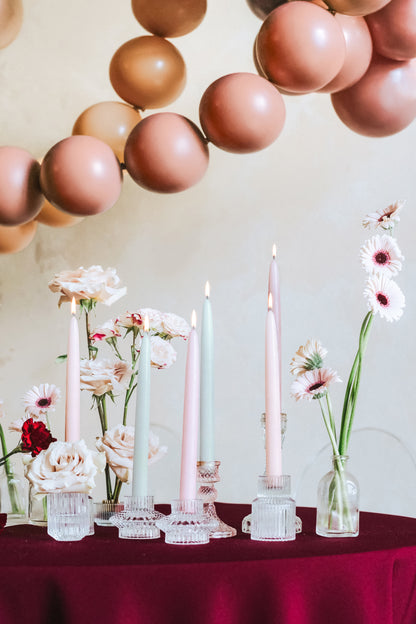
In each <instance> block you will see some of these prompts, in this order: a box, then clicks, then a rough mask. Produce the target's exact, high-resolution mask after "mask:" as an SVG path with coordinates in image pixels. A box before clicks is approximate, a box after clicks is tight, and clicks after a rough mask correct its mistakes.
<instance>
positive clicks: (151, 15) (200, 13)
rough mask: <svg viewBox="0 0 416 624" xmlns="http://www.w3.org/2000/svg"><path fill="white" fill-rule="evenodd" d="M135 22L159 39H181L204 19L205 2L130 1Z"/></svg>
mask: <svg viewBox="0 0 416 624" xmlns="http://www.w3.org/2000/svg"><path fill="white" fill-rule="evenodd" d="M131 8H132V10H133V14H134V17H135V18H136V19H137V21H138V22H139V23H140V24H141V25H142V26H143V28H145V29H146V30H148V31H149V32H151V33H153V34H154V35H158V36H159V37H181V36H182V35H186V34H187V33H189V32H191V31H192V30H194V29H195V28H196V27H197V26H199V24H200V23H201V22H202V20H203V19H204V15H205V13H206V10H207V0H175V1H174V2H172V0H150V1H149V0H131Z"/></svg>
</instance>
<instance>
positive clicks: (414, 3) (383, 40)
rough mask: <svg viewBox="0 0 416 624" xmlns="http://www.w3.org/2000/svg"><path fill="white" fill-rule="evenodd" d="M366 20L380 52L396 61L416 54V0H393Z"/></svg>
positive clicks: (375, 45)
mask: <svg viewBox="0 0 416 624" xmlns="http://www.w3.org/2000/svg"><path fill="white" fill-rule="evenodd" d="M366 20H367V24H368V27H369V29H370V32H371V36H372V38H373V44H374V49H375V50H376V51H377V52H378V53H379V54H381V55H382V56H386V57H387V58H391V59H394V60H396V61H407V60H409V59H411V58H414V57H415V56H416V0H391V1H390V2H389V3H388V4H387V5H386V6H385V7H384V8H382V9H381V10H380V11H377V12H376V13H372V14H371V15H368V16H367V17H366Z"/></svg>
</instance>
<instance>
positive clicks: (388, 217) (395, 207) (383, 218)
mask: <svg viewBox="0 0 416 624" xmlns="http://www.w3.org/2000/svg"><path fill="white" fill-rule="evenodd" d="M405 203H406V201H405V200H398V201H396V202H394V204H390V206H387V208H382V209H381V210H377V212H370V214H368V215H366V216H365V218H364V219H363V226H364V227H365V228H375V229H376V228H379V227H381V228H382V229H383V230H391V229H392V227H393V226H394V225H395V224H396V223H398V222H399V221H400V216H399V214H400V212H401V210H402V208H403V206H404V205H405Z"/></svg>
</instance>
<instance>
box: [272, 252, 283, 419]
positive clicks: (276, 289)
mask: <svg viewBox="0 0 416 624" xmlns="http://www.w3.org/2000/svg"><path fill="white" fill-rule="evenodd" d="M272 253H273V260H272V261H271V263H270V270H269V293H271V294H272V298H273V314H274V318H275V321H276V330H277V353H278V357H279V392H280V396H281V395H282V327H281V315H280V280H279V268H278V266H277V262H276V245H273V250H272ZM279 409H280V411H282V406H281V405H280V408H279Z"/></svg>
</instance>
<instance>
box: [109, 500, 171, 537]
mask: <svg viewBox="0 0 416 624" xmlns="http://www.w3.org/2000/svg"><path fill="white" fill-rule="evenodd" d="M160 518H163V514H161V513H160V512H159V511H156V510H155V505H154V500H153V496H126V497H125V498H124V510H123V511H120V512H119V513H117V514H115V515H114V516H111V518H110V521H111V523H112V524H114V525H115V526H116V527H117V528H118V536H119V537H120V538H121V539H157V538H158V537H160V529H159V527H157V526H156V520H160Z"/></svg>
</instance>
